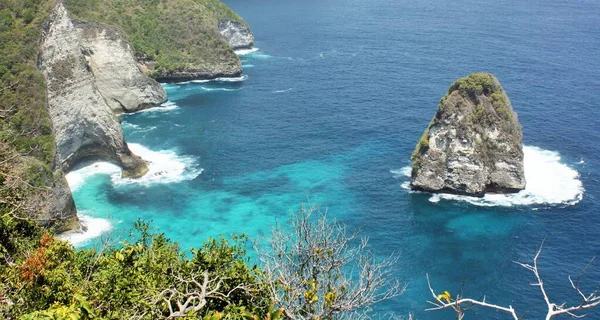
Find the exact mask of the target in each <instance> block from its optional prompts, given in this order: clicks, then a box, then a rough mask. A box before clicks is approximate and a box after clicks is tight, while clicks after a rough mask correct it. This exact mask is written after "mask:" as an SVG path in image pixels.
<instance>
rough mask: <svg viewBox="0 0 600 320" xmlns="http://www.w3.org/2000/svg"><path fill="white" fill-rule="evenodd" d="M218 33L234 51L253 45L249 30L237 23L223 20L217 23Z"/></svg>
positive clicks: (252, 37) (252, 36)
mask: <svg viewBox="0 0 600 320" xmlns="http://www.w3.org/2000/svg"><path fill="white" fill-rule="evenodd" d="M219 31H220V32H221V35H222V36H223V38H225V40H226V41H227V43H229V45H230V46H231V47H232V48H233V49H234V50H235V49H244V48H250V47H252V45H253V44H254V35H253V34H252V32H251V31H250V28H249V27H248V26H246V25H244V24H243V23H241V22H239V21H235V20H229V19H228V20H223V21H221V22H220V23H219Z"/></svg>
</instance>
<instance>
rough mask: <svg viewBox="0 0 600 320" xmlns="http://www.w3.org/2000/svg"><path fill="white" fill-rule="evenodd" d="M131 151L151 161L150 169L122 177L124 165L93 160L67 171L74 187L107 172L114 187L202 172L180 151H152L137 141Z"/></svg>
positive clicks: (182, 178) (179, 178) (170, 180)
mask: <svg viewBox="0 0 600 320" xmlns="http://www.w3.org/2000/svg"><path fill="white" fill-rule="evenodd" d="M128 146H129V149H131V151H132V152H133V153H134V154H136V155H138V156H140V157H142V159H144V160H146V161H147V162H148V173H146V174H145V175H144V176H143V177H141V178H138V179H130V178H123V177H122V175H121V172H122V170H121V168H120V167H118V166H117V165H114V164H112V163H109V162H103V161H99V162H94V163H88V164H87V165H84V166H81V167H79V168H77V169H75V170H72V171H71V172H69V173H68V174H67V181H68V183H69V186H70V187H71V191H76V190H77V189H79V188H81V187H82V186H83V185H84V184H85V181H86V180H87V179H88V178H90V177H92V176H94V175H96V174H104V175H108V176H110V178H111V181H112V184H113V185H114V186H115V187H119V186H127V185H139V186H146V187H147V186H150V185H154V184H161V183H176V182H182V181H186V180H192V179H195V178H196V177H198V176H199V175H200V174H201V173H202V168H200V167H199V166H198V163H197V161H196V160H195V159H194V158H193V157H190V156H182V155H178V154H177V153H176V152H175V151H172V150H163V151H153V150H150V149H148V148H146V147H144V146H142V145H139V144H136V143H130V144H128Z"/></svg>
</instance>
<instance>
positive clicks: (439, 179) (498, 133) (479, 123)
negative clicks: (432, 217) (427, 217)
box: [411, 73, 526, 196]
mask: <svg viewBox="0 0 600 320" xmlns="http://www.w3.org/2000/svg"><path fill="white" fill-rule="evenodd" d="M522 138H523V135H522V132H521V125H520V124H519V120H518V117H517V113H516V112H515V111H514V110H513V108H512V105H511V103H510V100H509V99H508V96H507V95H506V93H505V92H504V89H503V88H502V86H501V85H500V83H499V82H498V79H496V78H495V77H494V76H493V75H491V74H487V73H474V74H471V75H469V76H467V77H464V78H461V79H458V80H457V81H456V82H455V83H454V84H452V86H450V89H449V90H448V94H446V95H445V96H444V97H443V98H442V99H441V101H440V103H439V105H438V110H437V113H436V115H435V117H434V118H433V120H432V121H431V123H430V124H429V126H428V127H427V129H426V130H425V132H424V133H423V135H422V137H421V139H420V140H419V142H418V144H417V146H416V148H415V151H414V152H413V155H412V157H411V160H412V174H411V186H412V188H413V189H417V190H424V191H429V192H448V193H456V194H465V195H473V196H482V195H483V194H485V193H513V192H518V191H519V190H522V189H524V188H525V183H526V182H525V174H524V170H523V146H522Z"/></svg>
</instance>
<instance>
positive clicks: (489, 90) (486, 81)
mask: <svg viewBox="0 0 600 320" xmlns="http://www.w3.org/2000/svg"><path fill="white" fill-rule="evenodd" d="M456 90H458V91H460V92H461V93H462V94H463V96H464V97H473V98H474V97H476V96H480V95H486V96H489V95H491V94H494V93H502V92H503V90H502V87H501V86H500V84H499V83H498V80H496V78H494V76H493V75H491V74H489V73H482V72H477V73H473V74H470V75H468V76H466V77H464V78H460V79H458V80H456V81H455V82H454V84H452V86H450V89H448V93H449V94H450V93H452V92H454V91H456Z"/></svg>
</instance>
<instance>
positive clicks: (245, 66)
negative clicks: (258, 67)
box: [242, 64, 254, 69]
mask: <svg viewBox="0 0 600 320" xmlns="http://www.w3.org/2000/svg"><path fill="white" fill-rule="evenodd" d="M248 68H254V65H253V64H242V69H248Z"/></svg>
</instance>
